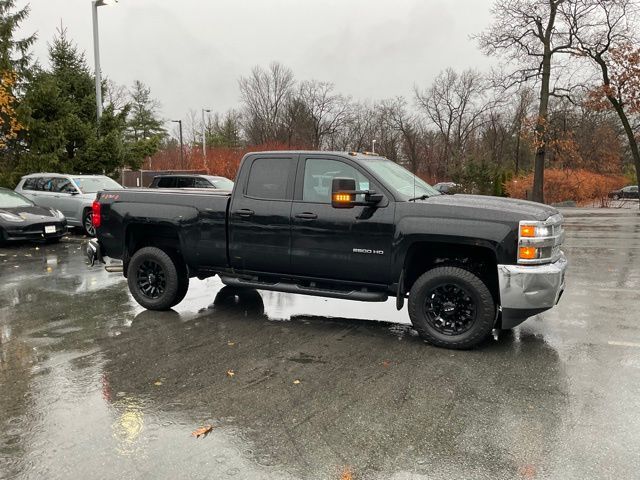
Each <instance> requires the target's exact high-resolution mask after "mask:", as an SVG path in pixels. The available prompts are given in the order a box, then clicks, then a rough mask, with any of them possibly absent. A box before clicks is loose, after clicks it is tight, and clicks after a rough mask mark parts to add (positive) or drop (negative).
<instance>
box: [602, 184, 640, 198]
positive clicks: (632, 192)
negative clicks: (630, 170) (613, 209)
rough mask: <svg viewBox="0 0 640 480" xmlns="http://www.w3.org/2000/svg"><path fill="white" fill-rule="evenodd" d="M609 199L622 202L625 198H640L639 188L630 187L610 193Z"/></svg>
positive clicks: (635, 186)
mask: <svg viewBox="0 0 640 480" xmlns="http://www.w3.org/2000/svg"><path fill="white" fill-rule="evenodd" d="M609 198H613V199H614V200H620V199H623V198H640V195H639V194H638V186H637V185H630V186H628V187H624V188H621V189H619V190H614V191H613V192H609Z"/></svg>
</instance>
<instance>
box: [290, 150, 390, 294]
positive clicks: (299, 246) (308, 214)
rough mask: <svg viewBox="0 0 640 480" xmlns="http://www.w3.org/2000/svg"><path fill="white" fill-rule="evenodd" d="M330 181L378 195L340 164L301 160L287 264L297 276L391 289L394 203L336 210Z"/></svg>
mask: <svg viewBox="0 0 640 480" xmlns="http://www.w3.org/2000/svg"><path fill="white" fill-rule="evenodd" d="M334 177H342V178H345V177H346V178H354V179H355V180H356V186H357V188H359V189H360V190H368V189H372V190H376V191H378V192H379V193H382V191H381V189H380V187H379V186H377V185H375V184H374V183H373V181H372V180H371V179H370V178H369V177H368V175H367V174H366V173H364V172H362V171H360V170H359V169H358V168H357V166H356V165H355V164H354V165H351V164H350V163H347V162H346V161H344V160H342V159H337V158H336V159H331V158H318V157H310V158H303V157H301V158H300V168H299V172H298V175H297V181H296V195H295V200H294V203H293V209H292V225H291V264H292V271H293V273H295V274H299V275H304V276H310V277H321V278H330V279H337V280H354V281H364V282H370V283H390V279H389V274H390V271H389V270H390V265H391V243H392V238H393V232H394V203H393V202H389V200H388V199H387V198H385V200H384V201H383V202H381V203H380V205H379V206H376V207H354V208H351V209H335V208H333V207H332V206H331V182H332V180H333V178H334Z"/></svg>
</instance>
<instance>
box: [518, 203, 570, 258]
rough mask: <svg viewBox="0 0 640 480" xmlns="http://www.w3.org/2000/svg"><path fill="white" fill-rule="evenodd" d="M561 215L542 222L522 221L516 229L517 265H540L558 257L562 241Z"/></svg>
mask: <svg viewBox="0 0 640 480" xmlns="http://www.w3.org/2000/svg"><path fill="white" fill-rule="evenodd" d="M562 221H563V218H562V215H560V214H557V215H553V216H551V217H549V218H548V219H547V220H545V221H544V222H532V221H526V220H525V221H522V222H520V225H519V227H518V263H523V264H540V263H550V262H553V261H555V260H556V259H557V258H558V257H559V256H560V247H561V246H562V242H563V240H564V229H563V228H562Z"/></svg>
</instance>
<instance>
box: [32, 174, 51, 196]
mask: <svg viewBox="0 0 640 480" xmlns="http://www.w3.org/2000/svg"><path fill="white" fill-rule="evenodd" d="M50 180H51V179H50V178H47V177H38V178H36V185H35V186H36V188H35V190H38V191H39V192H42V191H44V189H45V186H46V185H47V183H48V182H49V181H50Z"/></svg>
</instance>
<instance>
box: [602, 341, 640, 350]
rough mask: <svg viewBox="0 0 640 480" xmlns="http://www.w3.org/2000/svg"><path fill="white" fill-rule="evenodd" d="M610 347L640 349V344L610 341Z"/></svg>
mask: <svg viewBox="0 0 640 480" xmlns="http://www.w3.org/2000/svg"><path fill="white" fill-rule="evenodd" d="M607 343H608V344H609V345H615V346H616V347H636V348H640V343H633V342H616V341H613V340H610V341H608V342H607Z"/></svg>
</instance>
